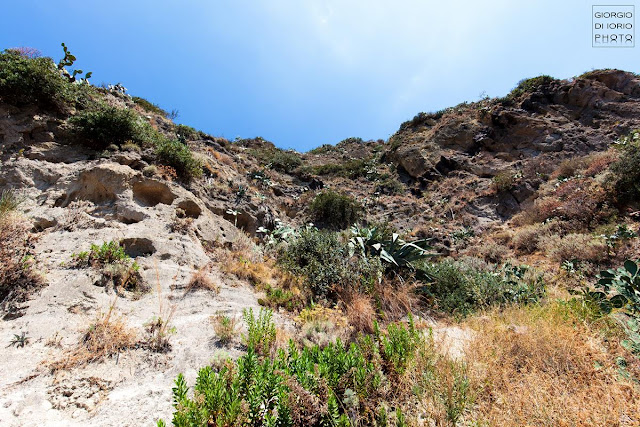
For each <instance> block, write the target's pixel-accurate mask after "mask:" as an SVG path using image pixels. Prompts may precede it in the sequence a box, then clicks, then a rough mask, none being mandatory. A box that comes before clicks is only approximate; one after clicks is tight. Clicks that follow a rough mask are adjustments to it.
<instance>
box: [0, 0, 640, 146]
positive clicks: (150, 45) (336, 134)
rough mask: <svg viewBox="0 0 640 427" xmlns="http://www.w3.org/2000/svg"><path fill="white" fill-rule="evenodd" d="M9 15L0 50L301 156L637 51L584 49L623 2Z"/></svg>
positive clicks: (47, 10) (300, 5) (112, 7)
mask: <svg viewBox="0 0 640 427" xmlns="http://www.w3.org/2000/svg"><path fill="white" fill-rule="evenodd" d="M5 3H6V4H3V6H2V16H1V22H2V26H1V29H0V47H2V48H10V47H17V46H30V47H36V48H38V49H40V50H41V51H42V52H43V54H45V55H47V56H52V57H53V58H54V59H56V60H58V59H60V57H61V52H62V48H61V47H60V43H61V42H65V43H66V44H67V46H68V47H69V49H70V50H71V52H72V53H73V54H74V55H76V56H77V58H78V61H77V63H76V65H77V68H82V69H84V70H85V71H87V70H91V71H93V78H92V82H93V83H94V84H100V83H101V82H105V83H117V82H121V83H122V84H124V85H125V86H126V87H127V88H128V89H129V93H130V94H133V95H137V96H142V97H144V98H147V99H149V100H150V101H152V102H154V103H156V104H159V105H160V106H161V107H163V108H164V109H166V110H172V109H177V110H179V111H180V117H179V118H178V120H177V121H178V122H180V123H184V124H188V125H190V126H193V127H195V128H198V129H202V130H204V131H206V132H208V133H211V134H213V135H218V136H224V137H226V138H229V139H233V138H235V137H236V136H241V137H253V136H262V137H264V138H266V139H268V140H271V141H273V142H274V143H276V145H278V146H280V147H283V148H295V149H298V150H300V151H306V150H308V149H310V148H313V147H315V146H318V145H321V144H323V143H336V142H338V141H340V140H342V139H344V138H346V137H350V136H359V137H362V138H364V139H378V138H383V139H386V138H388V137H389V136H390V135H391V134H393V133H394V132H395V131H396V130H397V129H398V127H399V125H400V123H401V122H403V121H405V120H408V119H410V118H412V117H413V116H414V115H415V114H416V113H418V112H420V111H435V110H439V109H441V108H444V107H447V106H452V105H455V104H457V103H459V102H462V101H476V100H478V98H479V95H480V93H481V92H483V91H484V92H486V93H487V94H488V95H490V96H503V95H505V94H506V93H507V92H508V91H509V90H510V89H511V88H513V87H514V86H515V85H516V84H517V82H518V81H519V80H520V79H522V78H525V77H532V76H536V75H539V74H550V75H552V76H554V77H558V78H566V77H571V76H574V75H578V74H581V73H582V72H584V71H588V70H591V69H594V68H621V69H625V70H629V71H634V72H640V47H638V46H637V47H635V48H631V49H594V48H592V47H591V5H592V4H594V3H595V4H607V3H609V4H619V3H620V1H619V0H616V1H610V2H607V1H606V0H593V1H583V0H553V1H551V0H535V1H516V0H508V1H507V0H480V1H478V0H468V1H459V0H458V1H456V0H448V1H444V0H440V1H430V0H394V1H390V0H386V1H383V0H366V1H365V0H362V1H361V0H357V1H356V0H332V1H304V0H254V1H245V0H234V1H232V0H181V1H179V0H173V1H168V0H154V1H147V0H126V1H123V0H109V1H103V0H90V1H84V2H81V1H80V2H79V1H75V0H74V1H71V0H56V1H51V0H40V1H36V0H20V1H12V2H5ZM622 3H624V4H636V3H637V2H636V0H625V1H624V2H622ZM637 6H638V5H637V4H636V9H638V7H637ZM639 12H640V11H639ZM638 21H639V22H640V20H638ZM637 36H638V37H640V32H638V34H637ZM638 45H640V43H639V44H638ZM74 68H75V67H74Z"/></svg>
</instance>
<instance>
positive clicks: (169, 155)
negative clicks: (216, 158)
mask: <svg viewBox="0 0 640 427" xmlns="http://www.w3.org/2000/svg"><path fill="white" fill-rule="evenodd" d="M155 150H156V155H157V156H158V159H159V160H160V162H162V163H164V164H166V165H168V166H171V167H172V168H174V169H175V170H176V172H177V173H178V176H179V177H180V178H181V179H183V180H185V181H189V180H191V179H192V178H197V177H200V176H202V161H201V160H199V159H197V158H195V157H194V156H193V153H192V152H191V150H190V149H189V147H188V146H187V145H186V144H183V143H182V142H180V141H178V140H175V139H167V138H161V139H160V140H159V141H158V142H157V143H156V148H155Z"/></svg>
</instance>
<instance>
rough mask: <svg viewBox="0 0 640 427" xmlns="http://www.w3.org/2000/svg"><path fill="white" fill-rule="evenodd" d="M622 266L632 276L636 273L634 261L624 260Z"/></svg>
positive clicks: (636, 267)
mask: <svg viewBox="0 0 640 427" xmlns="http://www.w3.org/2000/svg"><path fill="white" fill-rule="evenodd" d="M624 268H625V269H626V270H627V271H628V272H629V273H631V275H632V276H635V275H636V274H637V273H638V266H637V264H636V263H635V262H633V261H631V260H630V259H628V260H626V261H625V262H624Z"/></svg>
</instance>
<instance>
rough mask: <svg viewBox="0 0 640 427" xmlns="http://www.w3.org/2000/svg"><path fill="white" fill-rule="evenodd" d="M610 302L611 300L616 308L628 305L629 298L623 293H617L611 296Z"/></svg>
mask: <svg viewBox="0 0 640 427" xmlns="http://www.w3.org/2000/svg"><path fill="white" fill-rule="evenodd" d="M609 302H611V305H612V306H613V307H614V308H622V307H624V306H625V305H627V302H628V300H627V298H625V297H624V296H623V295H616V296H614V297H613V298H611V299H610V300H609Z"/></svg>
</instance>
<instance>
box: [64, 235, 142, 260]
mask: <svg viewBox="0 0 640 427" xmlns="http://www.w3.org/2000/svg"><path fill="white" fill-rule="evenodd" d="M72 257H73V259H74V260H76V261H78V262H79V263H87V264H91V265H96V264H97V265H99V266H104V265H106V264H113V263H116V262H123V263H128V262H129V261H131V257H130V256H129V255H127V253H126V252H125V251H124V248H123V247H122V246H120V244H119V243H118V242H115V241H113V240H112V241H110V242H103V243H102V245H96V244H95V243H93V244H91V249H90V250H89V251H83V252H80V253H77V254H73V255H72Z"/></svg>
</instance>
